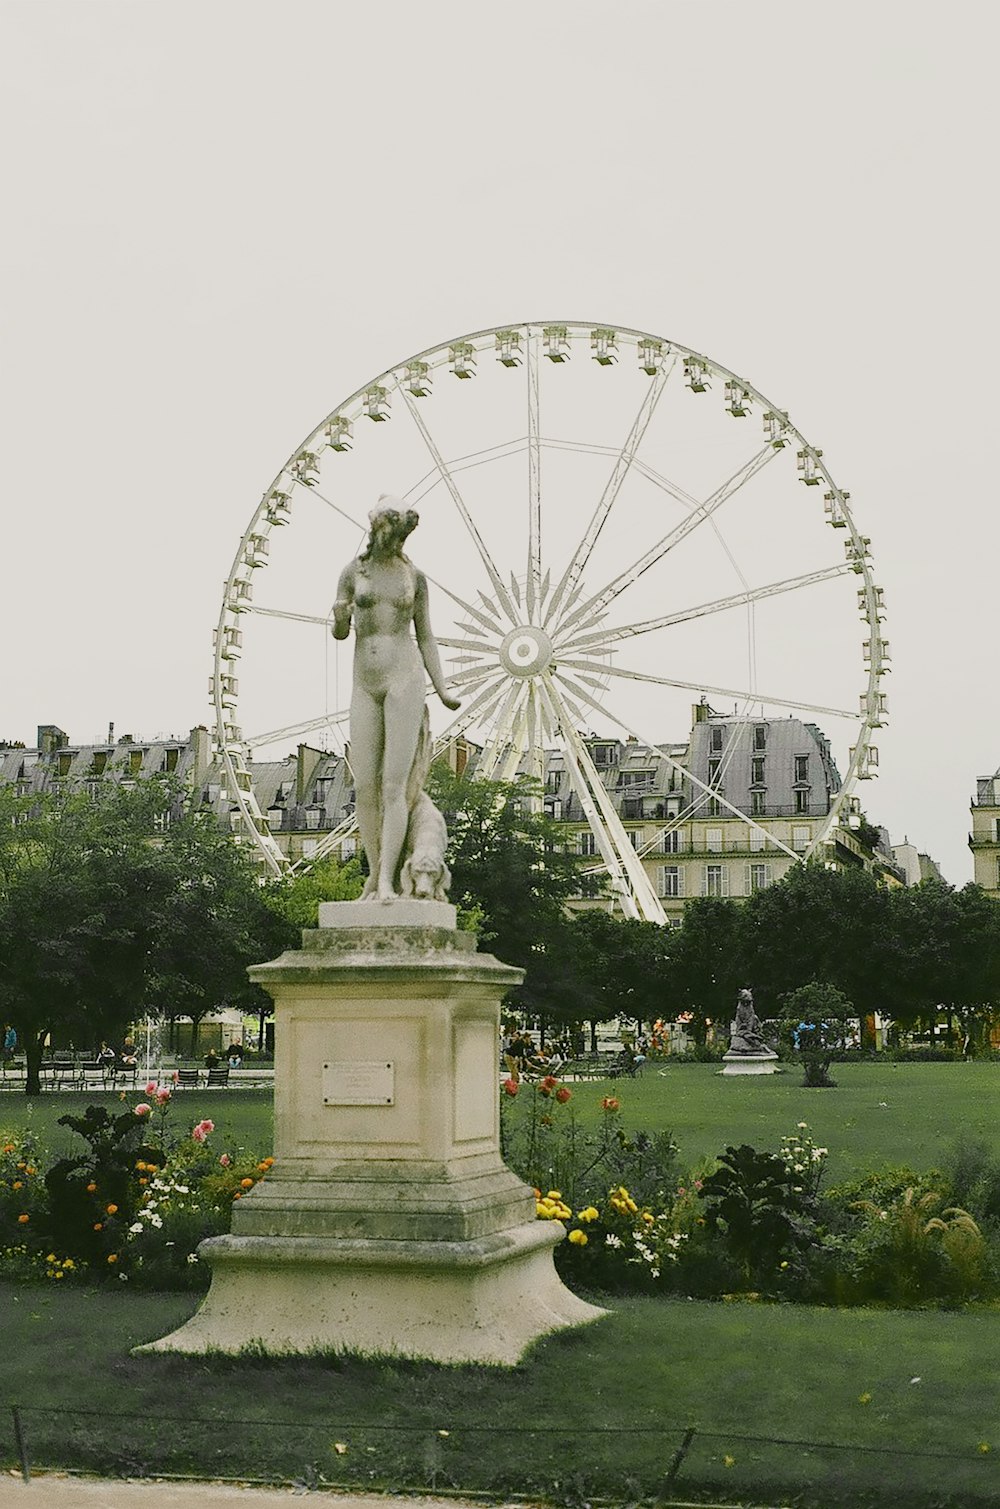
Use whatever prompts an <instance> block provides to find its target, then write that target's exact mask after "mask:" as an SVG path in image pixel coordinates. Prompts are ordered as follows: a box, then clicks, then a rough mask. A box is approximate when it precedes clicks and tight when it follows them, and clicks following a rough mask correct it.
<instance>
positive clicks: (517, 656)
mask: <svg viewBox="0 0 1000 1509" xmlns="http://www.w3.org/2000/svg"><path fill="white" fill-rule="evenodd" d="M551 662H552V641H551V639H550V638H549V636H548V635H547V634H546V632H545V630H544V629H539V628H537V627H536V626H535V625H534V624H521V625H519V627H518V628H516V629H511V631H510V633H509V634H508V635H507V637H506V639H505V640H504V642H503V644H502V645H501V646H500V663H501V665H502V666H503V668H504V670H505V671H507V673H508V674H509V675H511V676H520V677H521V678H522V679H523V680H527V678H528V677H530V676H537V675H539V674H540V673H541V672H542V671H544V670H545V669H546V667H547V666H549V665H550V664H551Z"/></svg>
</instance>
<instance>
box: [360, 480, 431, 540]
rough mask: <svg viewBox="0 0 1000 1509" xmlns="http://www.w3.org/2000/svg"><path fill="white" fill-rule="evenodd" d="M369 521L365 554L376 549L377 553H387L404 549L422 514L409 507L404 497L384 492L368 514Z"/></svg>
mask: <svg viewBox="0 0 1000 1509" xmlns="http://www.w3.org/2000/svg"><path fill="white" fill-rule="evenodd" d="M368 522H369V524H370V525H371V528H370V531H369V534H368V545H367V548H366V550H365V554H366V555H370V554H371V553H372V552H373V551H374V553H375V554H377V555H385V554H391V553H392V552H393V551H401V550H402V548H403V542H404V540H405V539H406V538H407V536H408V535H411V534H412V533H413V531H414V530H415V529H416V527H417V525H418V524H419V523H420V515H419V514H418V513H417V512H416V510H415V509H413V508H407V506H406V504H405V503H404V502H403V500H402V498H393V497H390V495H389V494H388V493H383V494H382V496H381V497H380V498H379V500H378V502H377V503H376V505H375V507H374V508H373V509H372V511H371V513H370V514H369V515H368Z"/></svg>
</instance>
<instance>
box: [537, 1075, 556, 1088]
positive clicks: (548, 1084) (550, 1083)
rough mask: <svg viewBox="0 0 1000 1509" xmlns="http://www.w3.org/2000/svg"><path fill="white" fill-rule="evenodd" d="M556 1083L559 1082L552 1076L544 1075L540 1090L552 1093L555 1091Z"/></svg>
mask: <svg viewBox="0 0 1000 1509" xmlns="http://www.w3.org/2000/svg"><path fill="white" fill-rule="evenodd" d="M558 1083H559V1081H558V1080H557V1079H556V1077H555V1075H554V1074H546V1076H545V1078H544V1079H543V1080H542V1083H541V1087H540V1088H541V1089H543V1090H546V1091H552V1090H554V1089H555V1087H556V1085H557V1084H558Z"/></svg>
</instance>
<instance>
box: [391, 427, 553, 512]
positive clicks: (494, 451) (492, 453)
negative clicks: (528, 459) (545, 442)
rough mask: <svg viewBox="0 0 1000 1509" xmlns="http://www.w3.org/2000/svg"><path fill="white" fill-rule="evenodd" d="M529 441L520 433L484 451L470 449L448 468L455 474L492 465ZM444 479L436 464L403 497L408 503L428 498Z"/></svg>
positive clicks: (517, 450) (522, 447) (521, 449)
mask: <svg viewBox="0 0 1000 1509" xmlns="http://www.w3.org/2000/svg"><path fill="white" fill-rule="evenodd" d="M527 444H528V441H527V437H526V436H524V435H519V436H518V437H517V439H515V440H505V441H503V442H502V443H501V444H500V445H491V446H489V447H488V448H487V449H485V450H482V451H470V453H469V454H468V455H467V456H458V457H457V458H456V459H455V460H454V461H450V462H449V463H448V470H449V471H450V472H451V474H452V475H453V476H454V474H455V473H456V472H467V471H471V470H472V468H473V467H476V466H490V465H491V464H492V463H493V462H494V461H500V460H503V459H504V458H505V457H508V456H517V455H519V454H520V452H521V451H523V450H524V449H525V447H526V446H527ZM441 481H442V477H441V473H440V472H439V470H438V468H437V467H436V466H432V467H431V469H430V471H429V472H425V473H424V475H423V476H422V477H421V478H420V479H419V480H418V481H416V482H414V484H413V486H412V487H408V488H407V489H406V492H405V493H404V494H403V497H404V498H405V499H406V501H407V503H419V502H420V501H421V499H423V498H426V497H427V494H428V493H431V492H433V491H434V489H435V487H437V486H438V485H439V484H440V482H441Z"/></svg>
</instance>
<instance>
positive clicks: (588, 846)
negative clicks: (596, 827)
mask: <svg viewBox="0 0 1000 1509" xmlns="http://www.w3.org/2000/svg"><path fill="white" fill-rule="evenodd" d="M577 853H578V854H596V853H597V839H596V838H595V837H594V835H593V834H592V833H591V832H590V830H589V828H586V829H584V831H583V832H582V833H579V834H577Z"/></svg>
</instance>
